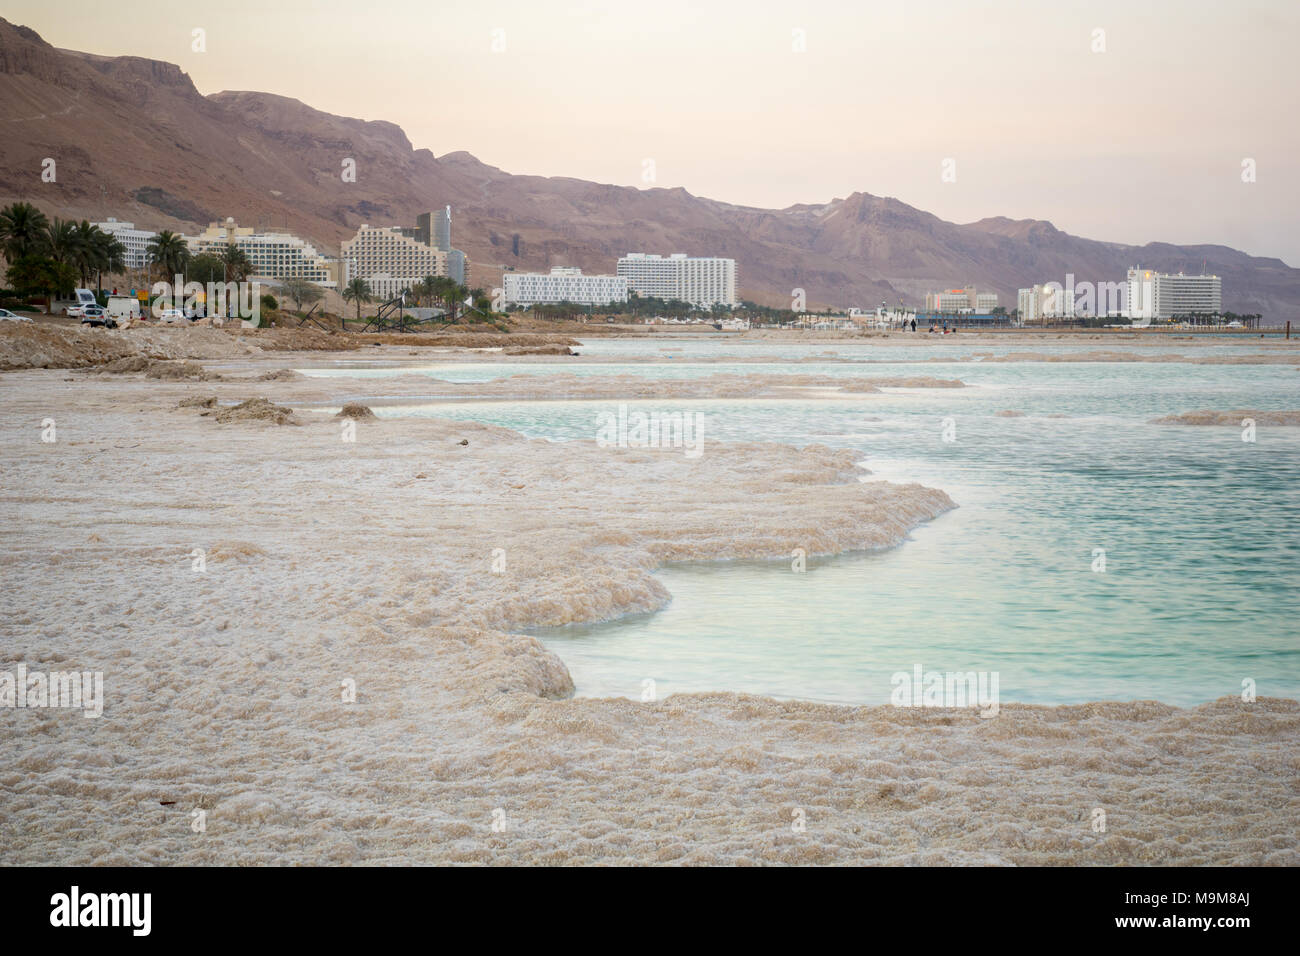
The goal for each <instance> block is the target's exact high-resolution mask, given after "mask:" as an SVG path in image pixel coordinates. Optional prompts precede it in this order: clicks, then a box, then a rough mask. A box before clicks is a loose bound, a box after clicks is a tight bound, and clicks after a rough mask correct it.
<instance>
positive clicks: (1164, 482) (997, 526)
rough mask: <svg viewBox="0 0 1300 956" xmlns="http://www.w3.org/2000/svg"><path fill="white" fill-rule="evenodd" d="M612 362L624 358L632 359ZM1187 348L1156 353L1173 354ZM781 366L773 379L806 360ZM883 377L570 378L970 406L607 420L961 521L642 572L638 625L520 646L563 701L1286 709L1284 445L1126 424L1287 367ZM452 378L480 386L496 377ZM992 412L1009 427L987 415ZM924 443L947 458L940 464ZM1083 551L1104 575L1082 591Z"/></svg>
mask: <svg viewBox="0 0 1300 956" xmlns="http://www.w3.org/2000/svg"><path fill="white" fill-rule="evenodd" d="M635 344H636V345H637V346H639V350H638V351H637V353H636V354H647V353H650V352H652V351H653V349H648V348H647V347H646V343H644V342H636V343H635ZM671 344H673V345H675V344H676V343H671ZM688 344H689V345H691V346H692V347H694V348H697V349H702V348H704V349H706V348H714V347H719V346H712V345H706V344H703V343H688ZM1193 344H1194V343H1187V342H1172V343H1169V344H1168V345H1167V346H1165V348H1166V349H1167V350H1169V351H1174V352H1181V353H1184V354H1191V352H1192V349H1191V348H1189V346H1191V345H1193ZM1087 346H1088V347H1090V348H1096V347H1098V346H1096V344H1095V343H1087ZM625 347H626V344H620V345H619V346H618V348H625ZM656 347H658V346H656ZM1245 347H1246V348H1247V349H1249V344H1246V346H1245ZM782 348H783V349H784V350H785V352H787V353H791V354H790V355H787V356H783V357H794V358H797V357H799V356H800V355H815V354H816V352H818V351H821V350H822V349H820V348H815V347H813V348H808V347H805V350H804V351H803V352H802V353H801V352H799V351H798V347H791V346H782ZM836 348H837V350H838V351H841V352H843V351H845V350H844V349H843V348H841V347H836ZM1022 350H1023V349H1022ZM584 351H585V349H584ZM881 351H883V350H881ZM1034 351H1049V349H1048V348H1046V347H1035V348H1034ZM867 354H868V355H869V354H870V353H867ZM925 354H926V355H927V356H928V355H933V354H934V352H933V350H932V349H931V350H927V351H926V353H925ZM886 355H887V356H888V357H889V358H890V359H891V361H890V363H889V364H888V365H870V366H867V367H863V366H861V365H858V366H856V367H854V366H848V367H846V366H844V365H842V364H827V365H824V366H821V365H818V364H813V363H809V362H797V363H791V362H774V363H773V364H770V365H765V366H756V365H748V364H737V365H734V366H730V365H726V364H722V365H718V364H696V365H691V364H687V363H682V364H674V365H672V366H671V367H666V366H664V365H656V366H636V365H622V364H618V363H617V362H616V361H615V362H612V363H611V364H607V365H601V366H594V365H593V366H582V367H581V368H582V372H581V374H647V375H651V374H652V375H658V376H666V377H683V378H685V377H693V376H695V375H702V374H714V373H720V372H744V373H750V374H763V373H764V372H773V373H779V374H785V373H789V372H800V373H808V372H811V373H818V374H830V375H853V376H865V377H868V378H871V377H876V376H881V375H895V374H903V375H933V376H937V377H942V378H960V379H962V380H963V381H965V382H967V383H969V384H970V385H972V386H973V387H971V388H967V389H959V390H917V391H913V390H900V391H891V392H888V393H886V394H883V395H872V396H868V397H866V398H864V399H855V400H838V399H830V400H823V401H811V400H788V401H776V400H745V401H736V400H722V401H702V400H680V401H645V402H633V403H629V404H631V405H633V406H635V407H641V408H644V409H646V410H651V409H654V408H659V409H666V408H669V407H671V408H672V409H682V410H686V411H699V412H701V413H702V414H703V415H704V416H705V431H704V434H705V440H706V445H705V451H704V453H705V454H706V455H707V454H708V448H707V442H708V441H713V440H746V441H752V440H769V441H779V442H789V443H793V444H798V445H802V444H806V443H808V442H812V441H816V442H822V443H825V444H828V445H832V446H838V447H848V448H852V449H854V450H855V451H856V452H857V453H858V454H859V455H860V456H861V459H862V460H863V461H864V462H865V463H866V465H867V467H869V468H870V469H871V471H872V472H873V476H874V477H879V478H886V479H889V480H895V481H919V482H922V483H924V484H927V485H931V486H934V487H938V488H942V489H944V490H945V491H947V492H948V494H949V495H950V496H951V497H952V498H953V500H954V501H956V502H957V504H958V505H959V508H958V509H957V510H955V511H953V512H950V513H948V514H946V515H943V516H941V517H940V518H938V519H936V520H935V521H933V522H931V523H930V524H928V525H925V526H923V527H921V528H919V529H917V530H916V531H914V532H913V534H912V535H911V538H910V540H909V541H907V542H905V543H904V544H903V545H902V546H901V547H898V548H895V549H892V550H889V551H885V552H879V553H870V554H856V555H843V556H839V557H835V558H826V559H817V558H812V559H810V560H809V562H808V569H807V573H803V574H797V573H794V572H793V571H792V570H791V568H790V563H789V560H788V559H785V560H774V561H769V562H738V561H736V562H717V563H709V564H695V565H689V566H673V567H667V568H663V569H661V570H660V571H659V572H657V573H658V575H659V577H660V578H661V580H662V581H663V583H664V584H665V586H666V587H667V588H668V590H669V591H670V592H671V593H672V595H673V600H672V602H671V604H670V605H669V606H668V607H667V608H665V609H663V610H662V611H659V612H657V613H654V614H648V615H638V616H635V617H630V618H624V619H620V620H617V621H610V622H603V623H597V624H591V625H585V626H582V627H570V628H564V629H554V630H548V631H540V632H538V634H539V636H540V637H541V638H542V639H543V640H544V642H545V643H546V644H547V645H548V646H549V647H551V648H552V649H553V650H555V651H556V652H557V653H558V654H559V655H560V657H561V658H562V659H563V660H564V661H565V663H566V664H567V665H568V667H569V669H570V672H571V673H572V675H573V678H574V681H575V684H576V686H577V692H578V693H579V694H580V695H597V696H606V695H618V696H627V697H633V698H637V697H640V696H641V693H642V687H643V681H644V680H646V679H647V678H648V679H652V680H654V681H655V684H656V688H655V689H656V693H657V695H658V696H659V697H660V698H662V697H664V696H666V695H668V694H671V693H675V692H685V691H717V690H729V691H748V692H754V693H762V694H769V695H773V696H778V697H791V698H801V699H812V700H824V701H834V702H843V703H885V702H887V701H888V699H889V695H890V691H891V689H892V686H891V683H890V678H891V675H893V674H894V673H896V672H899V671H906V672H908V673H910V672H911V671H912V669H913V667H914V665H918V664H919V665H921V667H922V668H923V669H924V670H926V671H931V670H933V671H945V672H946V671H972V670H973V671H989V672H996V673H997V674H998V675H999V691H1000V697H1001V700H1002V701H1003V702H1010V701H1020V702H1032V703H1075V702H1084V701H1090V700H1107V699H1119V700H1131V699H1158V700H1161V701H1165V702H1167V703H1171V704H1179V705H1192V704H1197V703H1202V702H1204V701H1208V700H1212V699H1214V698H1216V697H1220V696H1224V695H1230V694H1240V693H1241V690H1242V682H1243V681H1244V680H1247V679H1249V680H1251V681H1254V682H1255V685H1256V688H1257V692H1258V693H1259V694H1260V695H1270V696H1284V697H1292V698H1300V589H1298V588H1297V587H1296V584H1297V581H1300V494H1298V489H1300V429H1296V428H1267V427H1260V428H1258V430H1257V436H1256V437H1257V440H1256V441H1255V442H1254V443H1247V442H1243V441H1242V440H1241V430H1240V429H1239V428H1236V427H1230V428H1218V427H1213V428H1206V427H1186V426H1158V425H1151V424H1149V423H1148V420H1149V419H1151V418H1154V417H1157V416H1160V415H1166V414H1171V413H1177V412H1184V411H1190V410H1193V409H1201V408H1214V409H1231V408H1259V409H1297V408H1300V371H1297V369H1296V367H1295V366H1291V365H1285V366H1208V365H1183V364H1134V363H1115V364H1092V363H1090V364H1078V365H1069V364H1057V363H1025V364H988V365H981V364H978V363H954V364H944V363H934V362H925V363H910V364H909V363H906V362H900V361H897V359H898V358H899V356H898V355H897V353H896V352H895V351H894V350H892V349H891V350H890V351H889V352H887V353H886ZM773 357H775V356H773ZM611 358H613V356H611ZM1297 364H1300V362H1298V363H1297ZM521 368H523V366H521ZM527 368H529V370H530V371H529V374H532V373H533V372H534V371H535V370H538V369H539V366H537V365H532V366H528V367H527ZM540 368H542V369H546V368H550V369H551V370H552V371H553V370H554V367H553V366H542V367H540ZM457 370H458V372H460V373H472V374H474V375H476V376H477V375H483V376H484V377H487V378H495V377H499V376H501V375H503V374H514V373H515V371H516V370H515V369H502V368H500V367H487V366H485V367H474V368H469V369H467V368H466V367H465V366H458V367H457ZM566 370H568V371H576V370H577V367H575V366H569V367H567V368H566ZM616 404H617V400H614V401H556V402H540V403H538V402H531V403H522V402H511V401H500V402H497V401H494V402H489V403H470V404H455V405H449V404H445V403H438V402H430V403H429V404H427V405H417V406H407V407H388V408H377V409H376V411H377V412H378V413H379V414H381V415H437V416H440V417H450V418H458V419H472V420H476V421H485V422H491V423H493V424H499V425H504V426H507V427H510V428H514V429H517V430H519V431H521V432H524V433H525V434H528V435H532V436H542V437H547V438H550V439H553V440H568V439H587V440H590V439H591V438H593V437H594V422H595V419H596V415H597V413H598V412H600V411H607V410H610V409H611V408H613V407H614V406H615V405H616ZM1004 409H1014V410H1017V411H1021V412H1024V413H1025V415H1024V416H1023V417H1000V416H998V415H997V414H996V413H997V412H998V411H1000V410H1004ZM1053 416H1063V417H1053ZM945 418H947V419H952V424H953V426H954V427H955V429H956V436H955V437H956V440H955V441H952V442H945V441H943V420H944V419H945ZM1099 548H1100V549H1104V550H1105V559H1106V568H1105V571H1104V572H1098V571H1094V570H1093V567H1094V553H1095V549H1099Z"/></svg>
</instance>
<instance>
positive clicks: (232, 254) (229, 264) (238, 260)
mask: <svg viewBox="0 0 1300 956" xmlns="http://www.w3.org/2000/svg"><path fill="white" fill-rule="evenodd" d="M219 258H220V259H221V261H222V262H224V263H225V264H226V281H227V282H243V281H244V280H245V279H247V278H248V276H249V274H250V273H251V272H252V271H253V264H252V263H251V262H249V261H248V256H246V255H245V254H244V250H243V249H241V248H239V246H237V245H235V244H234V243H233V242H231V243H228V244H227V245H226V248H225V249H224V250H223V251H222V252H221V254H220V256H219Z"/></svg>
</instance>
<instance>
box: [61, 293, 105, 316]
mask: <svg viewBox="0 0 1300 956" xmlns="http://www.w3.org/2000/svg"><path fill="white" fill-rule="evenodd" d="M72 294H73V299H72V302H71V304H69V305H68V306H66V307H65V308H64V309H63V314H64V315H66V316H67V317H68V318H70V319H79V318H81V316H82V315H83V314H85V309H86V306H88V305H98V304H99V302H98V300H97V299H96V298H95V293H94V292H92V291H90V290H89V289H74V290H73V293H72Z"/></svg>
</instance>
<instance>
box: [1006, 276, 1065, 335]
mask: <svg viewBox="0 0 1300 956" xmlns="http://www.w3.org/2000/svg"><path fill="white" fill-rule="evenodd" d="M1016 309H1017V310H1018V311H1019V312H1020V324H1021V325H1025V324H1027V323H1031V322H1042V321H1043V320H1044V319H1072V318H1074V288H1073V287H1070V286H1062V285H1061V284H1060V283H1059V282H1049V283H1047V284H1046V285H1036V286H1034V287H1033V288H1031V289H1020V290H1018V291H1017V293H1016Z"/></svg>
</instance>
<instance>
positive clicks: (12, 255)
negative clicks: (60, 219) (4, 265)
mask: <svg viewBox="0 0 1300 956" xmlns="http://www.w3.org/2000/svg"><path fill="white" fill-rule="evenodd" d="M48 225H49V221H48V220H47V219H46V218H45V213H43V212H41V211H40V210H39V209H37V208H36V207H35V206H33V205H32V204H31V203H27V202H16V203H13V204H12V205H10V206H6V207H5V208H4V209H0V249H3V251H4V254H5V258H6V259H8V260H9V261H10V262H11V263H12V262H17V261H18V260H19V259H21V258H22V257H23V256H26V255H31V254H32V253H34V252H39V251H40V248H41V246H42V245H43V244H44V237H45V230H46V227H47V226H48Z"/></svg>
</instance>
